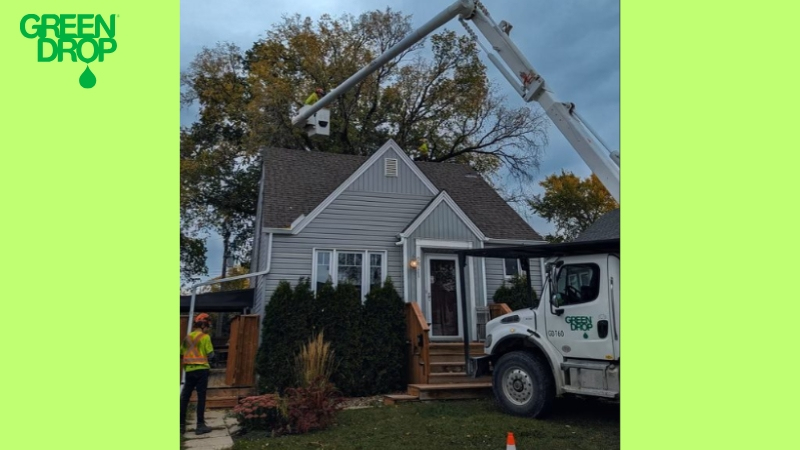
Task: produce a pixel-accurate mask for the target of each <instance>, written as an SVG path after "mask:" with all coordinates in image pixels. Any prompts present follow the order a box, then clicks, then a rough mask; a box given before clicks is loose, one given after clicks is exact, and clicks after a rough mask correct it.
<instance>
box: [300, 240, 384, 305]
mask: <svg viewBox="0 0 800 450" xmlns="http://www.w3.org/2000/svg"><path fill="white" fill-rule="evenodd" d="M320 252H329V253H330V255H331V263H330V273H329V274H328V275H329V276H330V277H331V282H332V283H333V286H334V287H336V285H337V284H338V283H339V253H360V254H361V255H363V258H361V301H362V302H363V301H364V300H366V298H367V294H369V289H370V282H371V280H372V278H371V277H370V266H371V264H370V258H369V256H370V254H374V253H379V254H380V255H381V284H383V283H385V282H386V278H388V276H389V275H388V273H387V272H388V266H389V264H388V258H389V252H388V251H387V250H380V249H350V248H314V249H313V251H312V260H311V280H312V283H311V290H312V291H314V293H316V292H317V255H318V254H319V253H320Z"/></svg>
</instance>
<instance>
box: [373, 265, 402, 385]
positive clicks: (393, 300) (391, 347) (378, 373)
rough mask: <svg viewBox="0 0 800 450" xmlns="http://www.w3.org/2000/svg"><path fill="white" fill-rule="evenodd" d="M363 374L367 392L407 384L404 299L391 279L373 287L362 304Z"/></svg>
mask: <svg viewBox="0 0 800 450" xmlns="http://www.w3.org/2000/svg"><path fill="white" fill-rule="evenodd" d="M363 337H364V339H363V340H362V343H363V348H364V351H363V357H362V362H363V373H364V377H365V379H366V380H369V382H368V383H364V388H365V389H368V391H367V392H366V394H368V395H376V394H385V393H389V392H395V391H400V390H404V389H405V388H406V384H407V361H408V358H407V355H406V352H407V349H408V346H407V345H406V316H405V302H403V299H402V298H401V297H400V295H399V294H398V293H397V291H396V290H395V288H394V284H393V283H392V280H391V279H387V280H386V283H385V284H384V285H383V287H381V288H379V289H373V290H372V291H371V292H370V293H369V294H368V295H367V300H366V302H365V304H364V328H363Z"/></svg>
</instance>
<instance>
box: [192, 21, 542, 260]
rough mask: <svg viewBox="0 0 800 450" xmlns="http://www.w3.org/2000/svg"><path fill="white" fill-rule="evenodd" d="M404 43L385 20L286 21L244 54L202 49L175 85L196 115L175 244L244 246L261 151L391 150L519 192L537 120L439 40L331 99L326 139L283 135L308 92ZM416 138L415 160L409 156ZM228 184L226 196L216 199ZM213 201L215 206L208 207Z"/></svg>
mask: <svg viewBox="0 0 800 450" xmlns="http://www.w3.org/2000/svg"><path fill="white" fill-rule="evenodd" d="M411 31H412V28H411V23H410V19H409V16H404V15H402V14H400V13H398V12H395V11H392V10H391V9H389V8H387V9H386V10H384V11H380V10H375V11H372V12H368V13H365V14H362V15H360V16H359V17H354V16H351V15H343V16H342V17H341V18H339V19H332V18H331V17H330V16H329V15H323V16H322V17H321V18H320V19H319V20H317V21H316V22H314V21H312V20H311V19H310V18H301V16H299V15H294V16H289V17H285V18H284V19H283V21H282V22H280V23H278V24H276V25H275V26H273V27H272V29H271V30H269V31H268V32H267V33H266V36H265V37H264V38H263V39H261V40H259V41H257V42H255V43H254V44H253V46H252V47H251V48H250V49H249V50H247V51H245V52H242V51H241V50H240V49H239V48H238V47H236V46H235V45H232V44H227V43H225V44H219V45H217V46H216V47H214V48H211V49H209V48H206V49H203V51H201V52H200V53H199V54H198V55H197V57H196V58H195V60H194V61H193V62H192V64H191V65H190V67H189V69H188V70H187V71H186V72H184V73H182V75H181V84H182V86H183V88H184V92H183V94H182V96H181V103H182V105H183V106H190V105H193V104H196V105H198V106H199V111H200V118H199V120H198V121H197V122H196V123H195V124H193V125H192V126H191V127H186V128H183V129H181V218H182V220H183V221H184V222H186V223H187V225H186V228H185V230H186V231H185V232H186V233H190V234H191V236H192V237H195V235H194V234H192V233H195V232H196V230H199V229H214V230H215V231H217V233H218V234H220V235H221V236H222V237H223V239H224V241H225V243H228V242H230V244H231V246H232V247H235V251H240V250H241V247H240V246H242V245H244V246H246V245H247V244H246V243H248V242H249V241H250V240H251V238H252V227H248V225H249V224H251V223H252V220H253V218H254V215H255V208H254V207H251V206H252V205H254V204H255V201H256V199H257V184H258V177H257V176H256V173H255V172H253V173H251V172H250V171H249V168H251V167H253V166H254V164H253V163H254V161H255V156H256V155H257V150H258V149H260V148H263V147H268V146H276V147H284V148H298V149H302V148H306V149H308V150H312V151H324V152H333V153H345V154H357V155H370V154H371V153H372V152H373V151H375V150H377V149H378V148H379V147H380V146H381V145H382V144H384V143H385V142H386V140H388V139H389V138H392V139H394V140H395V141H396V142H397V143H398V144H399V145H400V146H401V148H404V149H405V150H406V151H407V152H409V155H410V156H411V157H412V158H414V159H417V160H426V161H434V162H460V163H467V164H470V165H472V166H473V167H474V168H475V169H476V170H477V171H478V172H479V173H481V174H483V175H485V177H486V178H487V179H488V178H491V177H492V176H495V175H496V174H497V173H498V171H499V170H500V169H501V168H504V169H507V171H508V172H509V173H510V174H511V176H512V177H514V178H515V179H517V180H518V181H520V182H523V181H528V180H530V179H531V172H532V170H533V169H535V168H538V164H539V159H540V156H541V149H542V148H543V145H544V144H545V143H546V133H545V131H546V128H545V127H546V124H547V121H546V119H545V117H544V115H543V114H542V112H541V111H540V110H537V111H533V110H531V109H529V108H527V107H521V108H509V107H506V106H504V99H503V98H502V97H501V96H499V95H498V91H497V88H496V86H494V85H492V84H491V83H490V82H489V79H488V77H487V75H486V67H485V66H484V65H483V64H482V63H481V61H480V59H479V57H478V48H477V45H476V43H475V42H474V41H473V40H471V38H469V37H459V36H457V35H456V34H455V33H454V32H452V31H448V30H444V31H442V32H440V33H437V34H434V35H432V36H431V37H430V38H429V39H427V40H425V41H422V42H420V43H418V44H416V45H414V46H413V47H411V48H409V49H408V50H406V51H405V52H403V53H402V54H400V55H398V56H397V57H396V58H395V59H394V60H392V61H391V62H389V63H388V64H386V65H384V66H383V67H381V68H379V69H378V70H376V71H375V72H374V73H373V74H371V75H370V76H369V77H367V78H366V79H365V80H363V81H362V82H360V83H358V84H357V85H355V86H354V87H353V88H352V89H351V90H349V91H348V92H347V93H345V94H343V95H342V96H340V97H339V98H337V99H335V100H334V101H333V102H332V103H331V104H330V105H329V108H330V109H331V124H330V130H331V134H330V136H329V137H327V138H323V139H317V138H310V137H309V136H307V135H306V134H305V133H304V132H303V131H302V130H301V129H300V128H298V127H294V126H292V124H291V119H292V117H293V116H294V115H295V114H296V113H297V112H298V110H299V108H300V107H301V106H302V104H303V100H304V99H305V98H306V96H307V95H308V94H309V93H310V92H312V91H313V89H314V88H316V87H321V88H323V89H325V90H326V91H330V90H331V89H332V88H334V87H336V86H338V85H339V84H340V83H342V82H343V81H344V80H346V79H347V78H349V77H350V76H351V75H353V74H354V73H356V72H357V71H358V70H360V69H361V68H363V67H365V66H367V65H368V64H369V63H370V62H371V61H372V60H373V59H374V58H375V57H377V56H379V55H380V54H382V53H383V52H384V51H386V50H388V49H389V48H390V47H392V46H393V45H395V44H396V43H398V42H400V41H401V40H402V39H403V38H404V37H405V36H407V35H408V34H409V33H410V32H411ZM428 43H429V44H430V48H429V50H430V52H429V54H430V57H424V56H423V55H421V54H420V51H421V50H422V49H423V48H425V45H426V44H428ZM422 138H427V140H428V146H429V149H430V150H429V152H428V153H427V154H422V153H420V152H418V151H417V150H416V149H417V148H418V146H419V143H420V140H421V139H422ZM257 169H258V168H256V170H257ZM247 183H250V184H249V187H248V186H246V184H247ZM230 184H233V185H235V186H236V190H235V191H234V192H233V193H232V192H226V193H225V194H222V193H223V192H225V189H227V188H228V186H229V185H230ZM234 194H235V195H234ZM245 195H247V196H249V197H245ZM220 196H222V197H223V198H225V199H226V200H227V203H225V204H220V203H219V202H218V203H214V202H215V201H218V200H220ZM190 229H191V230H195V231H191V232H190V231H189V230H190ZM182 230H183V228H182ZM245 253H246V252H242V255H243V257H244V258H246V254H245ZM223 259H225V258H223Z"/></svg>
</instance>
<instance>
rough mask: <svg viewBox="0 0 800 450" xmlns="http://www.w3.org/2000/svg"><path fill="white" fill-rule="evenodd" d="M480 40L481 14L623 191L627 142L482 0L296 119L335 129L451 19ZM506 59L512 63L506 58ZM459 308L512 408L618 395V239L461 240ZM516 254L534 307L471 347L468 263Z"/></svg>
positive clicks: (598, 170) (478, 366)
mask: <svg viewBox="0 0 800 450" xmlns="http://www.w3.org/2000/svg"><path fill="white" fill-rule="evenodd" d="M456 17H458V20H459V21H460V22H461V23H462V24H463V25H464V27H465V28H466V29H467V32H468V33H469V34H470V36H471V37H472V38H473V39H475V40H476V41H477V42H478V43H479V44H481V42H480V41H479V40H478V38H477V35H476V34H475V33H474V31H472V29H471V28H470V27H469V25H468V23H467V22H468V21H470V22H472V23H473V24H474V25H475V27H476V28H477V29H478V31H479V32H480V33H481V34H482V35H483V36H484V37H485V38H486V40H488V41H489V43H490V45H491V48H492V50H494V52H495V53H496V54H495V53H492V52H489V51H488V50H487V49H486V47H485V46H483V44H481V47H482V48H483V49H484V51H486V53H487V54H488V57H489V59H490V60H491V61H492V63H493V64H494V65H496V66H497V68H498V69H499V70H500V72H501V73H502V74H503V76H504V77H505V78H506V80H507V81H508V82H509V83H510V84H511V85H512V86H513V88H514V90H515V91H516V92H517V93H518V94H519V96H520V97H521V98H522V99H523V100H524V101H525V102H537V103H538V104H539V105H541V107H542V109H543V110H544V111H545V113H546V114H547V115H548V117H549V118H550V119H551V120H552V121H553V123H554V124H555V125H556V127H557V128H558V129H559V130H560V131H561V133H562V134H563V135H564V136H565V137H566V139H567V140H568V141H569V143H570V144H571V145H572V147H573V148H574V149H575V151H577V152H578V154H579V155H580V156H581V158H582V159H583V161H584V162H585V163H586V164H587V165H588V166H589V168H590V169H591V170H592V172H594V174H595V175H597V177H598V178H599V179H600V181H601V182H602V183H603V185H604V186H605V187H606V189H608V191H609V193H610V194H611V195H612V196H613V197H614V199H615V200H616V201H617V202H619V200H620V186H619V185H620V181H619V172H620V162H619V152H612V151H609V150H608V149H607V148H606V147H605V146H604V145H603V144H602V142H601V140H600V139H599V138H598V137H596V136H595V134H594V133H593V132H592V130H591V129H590V128H589V126H588V125H586V124H585V123H584V121H583V120H581V118H580V117H579V116H578V114H577V112H576V111H575V105H574V104H572V103H564V102H561V101H559V100H558V99H557V98H556V96H555V94H554V93H553V92H552V91H551V90H550V89H549V87H548V86H547V85H546V84H545V81H544V78H542V76H541V75H540V74H539V73H538V72H537V71H536V70H535V69H534V68H533V66H532V65H531V64H530V62H529V61H528V60H527V59H526V58H525V56H523V55H522V53H521V52H520V51H519V49H518V48H517V46H516V45H515V44H514V43H513V42H512V41H511V39H510V38H509V32H510V30H511V28H512V27H511V24H509V23H508V22H506V21H501V22H500V24H499V25H498V24H496V23H495V22H494V20H492V18H491V17H490V16H489V12H488V11H487V10H486V8H485V7H484V6H483V5H482V4H481V2H480V1H475V0H458V1H456V2H455V3H453V4H452V5H450V6H449V7H448V8H447V9H445V10H444V11H442V12H441V13H439V14H438V15H436V16H435V17H434V18H433V19H431V20H430V21H428V22H427V23H425V24H424V25H423V26H422V27H420V28H419V29H417V30H415V31H414V32H413V33H411V34H409V35H408V36H406V37H405V38H404V39H403V40H402V41H400V42H399V43H398V44H396V45H395V46H394V47H392V48H390V49H389V50H388V51H386V52H385V53H384V54H382V55H381V56H379V57H378V58H376V59H375V60H374V61H372V62H371V63H370V64H369V65H368V66H366V67H364V68H363V69H361V70H360V71H358V72H357V73H356V74H354V75H353V76H351V77H350V78H348V79H347V80H346V81H345V82H343V83H342V84H341V85H339V86H338V87H336V88H335V89H334V90H332V91H331V92H330V93H328V94H327V95H325V96H324V97H323V98H321V99H320V100H319V101H318V102H317V103H315V104H313V105H307V106H304V107H303V108H301V109H300V111H299V113H298V115H297V116H296V117H294V118H293V119H292V123H293V125H295V126H302V127H304V128H306V130H307V131H308V133H309V134H311V135H315V134H319V135H328V129H327V127H328V124H329V114H330V113H329V111H328V110H327V109H326V108H325V106H327V105H328V104H329V103H330V102H331V101H333V100H334V99H335V98H337V97H338V96H340V95H341V94H343V93H345V92H347V91H348V90H349V89H351V88H352V87H353V86H355V85H356V84H357V83H359V82H360V81H362V80H363V79H364V78H366V77H367V76H368V75H370V74H371V73H372V72H374V71H375V70H377V69H378V68H379V67H381V66H382V65H383V64H386V63H387V62H389V61H391V60H392V59H393V58H395V57H396V56H398V55H399V54H400V53H401V52H403V51H404V50H406V49H408V48H409V47H411V46H412V45H414V44H415V43H417V42H419V41H420V40H422V39H424V38H425V36H427V35H428V34H430V33H431V32H433V31H434V30H436V29H437V28H439V27H440V26H442V25H444V24H445V23H447V22H448V21H450V20H451V19H454V18H456ZM501 59H502V62H504V63H505V64H503V63H502V62H501ZM455 253H456V254H457V255H458V260H459V262H458V264H459V270H460V272H461V273H460V275H461V278H460V280H461V282H460V283H461V286H460V287H461V291H460V293H459V294H458V295H459V297H460V302H459V303H460V308H461V310H462V314H461V316H462V324H461V325H462V327H463V329H464V330H465V332H464V357H465V365H466V371H467V373H468V374H469V375H470V376H473V377H480V376H482V375H488V374H491V377H492V387H493V390H494V395H495V398H496V399H497V401H498V403H499V404H500V406H501V407H502V408H503V409H504V410H505V411H506V412H508V413H510V414H515V415H522V416H529V417H537V418H538V417H544V416H545V415H546V414H547V412H548V411H549V410H550V406H551V405H552V401H553V399H554V398H555V397H558V396H562V395H569V394H577V395H583V396H590V397H600V398H608V399H619V395H620V389H619V379H620V378H619V374H620V371H619V362H620V345H619V343H620V315H619V311H620V295H619V292H620V252H619V239H618V238H617V239H610V240H604V241H593V242H574V243H565V244H547V245H533V246H525V247H505V248H492V249H474V250H460V251H456V252H455ZM473 257H474V258H504V259H507V258H514V259H518V260H519V262H520V266H521V267H522V269H523V271H524V272H525V273H526V276H527V280H528V296H529V297H528V298H529V300H530V304H531V306H530V307H526V308H523V309H521V310H518V311H513V312H511V313H509V314H505V315H503V316H501V317H497V318H495V319H493V320H491V321H489V322H488V323H487V324H486V341H485V350H484V353H485V356H482V357H478V358H472V357H470V354H469V352H470V346H469V334H470V333H469V332H467V331H466V330H469V322H468V321H469V318H468V316H469V314H466V312H467V301H466V295H464V294H463V293H464V292H466V290H465V288H466V287H465V284H464V283H465V273H464V268H465V267H466V264H467V261H466V260H467V258H473ZM532 258H541V259H543V260H547V261H548V262H547V269H546V277H545V278H546V279H545V281H544V283H543V287H542V292H541V295H540V297H539V298H540V299H542V300H543V301H540V302H535V301H534V299H533V288H532V283H531V279H532V277H531V270H532V264H531V259H532Z"/></svg>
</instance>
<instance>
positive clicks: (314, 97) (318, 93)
mask: <svg viewBox="0 0 800 450" xmlns="http://www.w3.org/2000/svg"><path fill="white" fill-rule="evenodd" d="M323 96H325V91H323V90H322V88H317V89H316V90H315V91H314V92H312V93H311V95H309V96H308V98H307V99H306V105H313V104H314V103H317V102H318V101H319V99H320V98H322V97H323Z"/></svg>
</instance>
